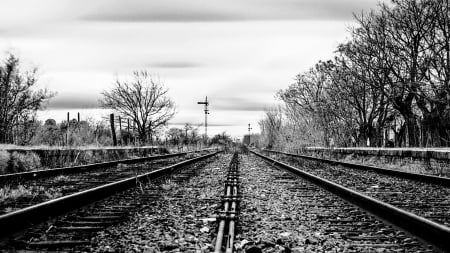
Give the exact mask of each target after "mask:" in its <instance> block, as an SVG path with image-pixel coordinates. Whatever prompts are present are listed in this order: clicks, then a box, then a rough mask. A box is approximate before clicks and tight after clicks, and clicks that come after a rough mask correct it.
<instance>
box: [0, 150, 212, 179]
mask: <svg viewBox="0 0 450 253" xmlns="http://www.w3.org/2000/svg"><path fill="white" fill-rule="evenodd" d="M209 150H210V149H201V150H195V151H189V152H181V153H173V154H166V155H157V156H147V157H140V158H130V159H122V160H114V161H108V162H100V163H91V164H85V165H77V166H71V167H62V168H53V169H46V170H33V171H26V172H18V173H10V174H1V175H0V183H4V182H8V181H13V180H31V179H37V178H43V177H51V176H56V175H62V174H71V173H80V172H84V171H88V170H93V169H99V168H104V167H112V166H116V165H118V164H120V163H124V164H133V163H140V162H146V161H152V160H158V159H166V158H171V157H177V156H183V155H187V154H189V153H195V152H202V151H209Z"/></svg>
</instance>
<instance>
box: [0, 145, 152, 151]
mask: <svg viewBox="0 0 450 253" xmlns="http://www.w3.org/2000/svg"><path fill="white" fill-rule="evenodd" d="M131 148H158V146H139V147H136V146H120V147H114V146H96V145H86V146H69V147H67V146H47V145H39V146H18V145H13V144H0V150H8V149H17V150H32V149H52V150H53V149H58V150H72V149H76V150H85V149H88V150H89V149H131Z"/></svg>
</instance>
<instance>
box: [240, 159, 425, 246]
mask: <svg viewBox="0 0 450 253" xmlns="http://www.w3.org/2000/svg"><path fill="white" fill-rule="evenodd" d="M240 172H241V176H242V179H241V189H242V190H241V191H242V195H243V200H242V203H241V213H240V223H239V228H240V229H239V231H240V233H239V234H238V235H237V238H236V240H235V242H236V243H235V247H236V249H237V252H248V253H258V252H392V251H396V252H429V251H428V250H429V247H428V246H427V245H423V244H421V243H420V242H418V241H417V240H416V239H414V238H411V237H409V236H407V235H406V234H405V233H403V232H401V231H398V230H395V229H393V228H391V227H390V226H388V225H386V224H384V223H383V222H381V221H379V220H377V219H375V218H374V217H372V216H370V215H368V214H367V213H366V212H364V211H362V210H359V209H358V208H355V207H353V206H352V205H350V204H348V203H346V202H344V201H343V200H341V199H339V198H337V197H335V196H334V195H332V194H330V193H328V192H326V191H324V190H322V189H319V188H318V187H316V186H314V185H312V184H309V183H307V182H305V181H304V180H302V179H300V178H297V177H294V176H292V175H291V174H289V173H287V172H285V171H282V170H277V169H275V168H273V167H271V166H269V165H268V164H266V163H265V162H263V161H262V160H261V159H260V158H257V157H255V156H252V155H251V156H244V155H242V156H241V163H240Z"/></svg>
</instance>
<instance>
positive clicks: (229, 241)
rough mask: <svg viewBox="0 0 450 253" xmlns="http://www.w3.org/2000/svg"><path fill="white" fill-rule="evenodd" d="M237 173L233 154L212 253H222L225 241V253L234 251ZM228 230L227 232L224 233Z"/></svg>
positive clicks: (237, 189)
mask: <svg viewBox="0 0 450 253" xmlns="http://www.w3.org/2000/svg"><path fill="white" fill-rule="evenodd" d="M238 185H239V172H238V154H237V153H234V155H233V158H232V159H231V162H230V165H229V167H228V173H227V179H226V181H225V195H224V196H223V197H224V199H223V202H224V208H223V211H222V215H219V217H218V218H219V219H220V222H219V229H218V231H217V237H216V245H215V248H214V253H222V246H223V242H224V240H226V245H225V253H232V252H233V249H234V237H235V230H236V221H235V220H236V219H237V218H238V217H237V211H238V197H239V187H238ZM225 230H228V231H225Z"/></svg>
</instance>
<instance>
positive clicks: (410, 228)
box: [255, 153, 450, 251]
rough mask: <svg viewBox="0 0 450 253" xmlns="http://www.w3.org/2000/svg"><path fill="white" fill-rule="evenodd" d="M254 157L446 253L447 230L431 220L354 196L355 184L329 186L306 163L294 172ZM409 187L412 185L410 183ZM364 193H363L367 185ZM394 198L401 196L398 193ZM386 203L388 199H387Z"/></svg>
mask: <svg viewBox="0 0 450 253" xmlns="http://www.w3.org/2000/svg"><path fill="white" fill-rule="evenodd" d="M255 154H256V155H258V156H260V157H262V158H264V159H266V160H267V161H269V162H270V163H272V164H274V165H277V166H280V167H282V168H284V169H287V170H289V171H291V172H293V173H295V174H297V175H300V176H301V177H303V178H306V179H308V180H309V181H312V182H314V183H315V184H317V185H320V186H321V187H323V188H325V189H327V190H328V191H330V192H332V193H334V194H336V195H338V196H340V197H341V198H343V199H345V200H347V201H348V202H350V203H352V204H354V205H356V206H359V207H360V208H363V209H365V210H366V211H368V212H370V213H372V214H374V215H376V216H377V217H379V218H380V219H383V220H385V221H387V222H389V223H391V224H393V225H395V226H396V227H399V228H401V229H402V230H404V231H407V232H408V233H411V234H414V235H416V236H417V237H418V238H420V239H422V240H423V241H426V242H427V243H430V244H432V245H434V246H435V249H438V250H443V251H449V249H450V242H449V241H448V238H450V228H448V227H446V226H444V225H442V224H439V223H436V222H433V221H431V220H428V219H425V218H423V217H420V216H418V215H415V214H413V213H411V212H408V211H405V210H404V209H402V208H398V207H395V206H393V205H390V204H389V203H386V202H383V201H380V200H378V199H376V198H373V197H370V196H368V195H366V193H367V191H365V192H358V191H355V190H352V189H350V188H355V186H358V183H353V184H352V183H348V185H349V188H346V187H344V186H342V185H340V184H338V182H332V181H330V180H326V179H324V178H321V177H320V176H321V175H320V176H319V174H320V173H317V172H319V171H322V169H315V168H311V166H310V165H309V164H307V163H303V164H302V165H301V166H297V167H298V168H296V167H293V166H290V165H288V164H286V163H282V162H279V161H276V160H274V159H272V158H269V157H265V156H263V155H261V154H259V153H255ZM307 171H311V173H308V172H307ZM347 177H348V176H347ZM378 177H380V178H381V176H380V175H378ZM352 178H359V177H358V176H357V175H352V176H351V177H348V178H347V181H345V180H344V181H345V182H351V179H352ZM391 179H392V178H389V179H386V182H385V183H386V184H388V182H389V181H390V180H391ZM355 181H357V180H355ZM409 183H412V181H411V182H409ZM416 187H417V186H416ZM365 189H367V185H366V188H365ZM399 190H400V189H397V190H396V191H399ZM369 194H370V192H369ZM398 194H399V195H401V194H402V193H401V192H399V193H398ZM387 195H388V196H391V194H389V192H387ZM394 195H395V194H394ZM382 196H383V195H382ZM421 196H422V198H423V201H425V200H426V197H425V196H423V195H421ZM387 200H391V199H389V198H388V199H387ZM419 208H420V207H419Z"/></svg>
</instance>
